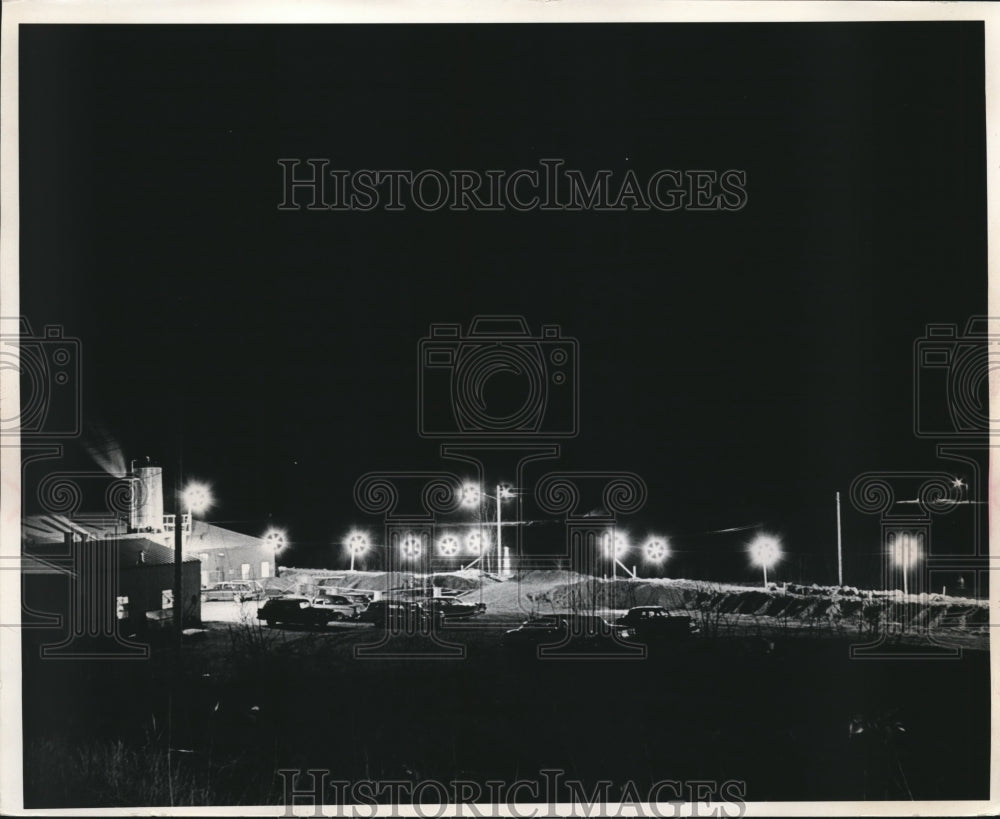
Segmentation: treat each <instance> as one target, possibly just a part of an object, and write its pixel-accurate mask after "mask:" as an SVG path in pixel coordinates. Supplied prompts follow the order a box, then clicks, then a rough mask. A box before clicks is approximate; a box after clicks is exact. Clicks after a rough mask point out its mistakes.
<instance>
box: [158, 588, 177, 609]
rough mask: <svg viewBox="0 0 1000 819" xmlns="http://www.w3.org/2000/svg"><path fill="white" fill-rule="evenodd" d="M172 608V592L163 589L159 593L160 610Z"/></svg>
mask: <svg viewBox="0 0 1000 819" xmlns="http://www.w3.org/2000/svg"><path fill="white" fill-rule="evenodd" d="M173 607H174V590H173V589H164V590H163V591H161V592H160V608H161V609H172V608H173Z"/></svg>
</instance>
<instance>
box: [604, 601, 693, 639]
mask: <svg viewBox="0 0 1000 819" xmlns="http://www.w3.org/2000/svg"><path fill="white" fill-rule="evenodd" d="M615 625H616V626H618V627H619V628H621V629H622V636H623V637H626V638H633V639H636V640H642V641H648V640H686V639H688V638H689V637H693V636H694V635H696V634H698V633H699V631H700V629H699V628H698V625H697V623H695V622H694V620H693V619H692V618H691V616H690V615H688V614H675V613H673V612H669V611H667V610H666V609H665V608H663V606H636V607H635V608H631V609H629V610H628V613H627V614H626V615H625V616H624V617H620V618H619V619H618V620H617V621H615Z"/></svg>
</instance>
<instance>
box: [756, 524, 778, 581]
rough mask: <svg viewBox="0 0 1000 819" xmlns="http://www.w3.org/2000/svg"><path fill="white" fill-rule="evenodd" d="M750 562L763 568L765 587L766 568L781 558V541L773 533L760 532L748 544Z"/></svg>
mask: <svg viewBox="0 0 1000 819" xmlns="http://www.w3.org/2000/svg"><path fill="white" fill-rule="evenodd" d="M748 551H749V552H750V562H751V563H753V564H754V565H755V566H760V567H761V569H763V570H764V588H767V570H768V569H769V568H771V567H772V566H774V564H775V563H777V562H778V561H779V560H781V541H780V540H779V539H778V538H776V537H775V536H774V535H768V534H760V535H757V537H755V538H754V539H753V540H752V541H751V543H750V546H749V549H748Z"/></svg>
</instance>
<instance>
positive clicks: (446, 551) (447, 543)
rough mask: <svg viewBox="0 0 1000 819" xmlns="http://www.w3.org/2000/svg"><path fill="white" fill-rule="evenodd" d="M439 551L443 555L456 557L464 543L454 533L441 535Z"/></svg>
mask: <svg viewBox="0 0 1000 819" xmlns="http://www.w3.org/2000/svg"><path fill="white" fill-rule="evenodd" d="M437 547H438V553H439V554H441V555H442V556H443V557H454V556H455V555H457V554H458V552H459V549H461V547H462V544H461V543H460V542H459V540H458V538H457V537H455V536H454V535H447V534H446V535H441V537H440V538H439V539H438V542H437Z"/></svg>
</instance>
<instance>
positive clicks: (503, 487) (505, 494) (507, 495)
mask: <svg viewBox="0 0 1000 819" xmlns="http://www.w3.org/2000/svg"><path fill="white" fill-rule="evenodd" d="M498 497H499V498H500V500H510V499H511V498H513V497H514V490H513V489H511V488H510V487H509V486H508V485H507V484H505V483H502V484H500V486H499V487H498Z"/></svg>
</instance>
